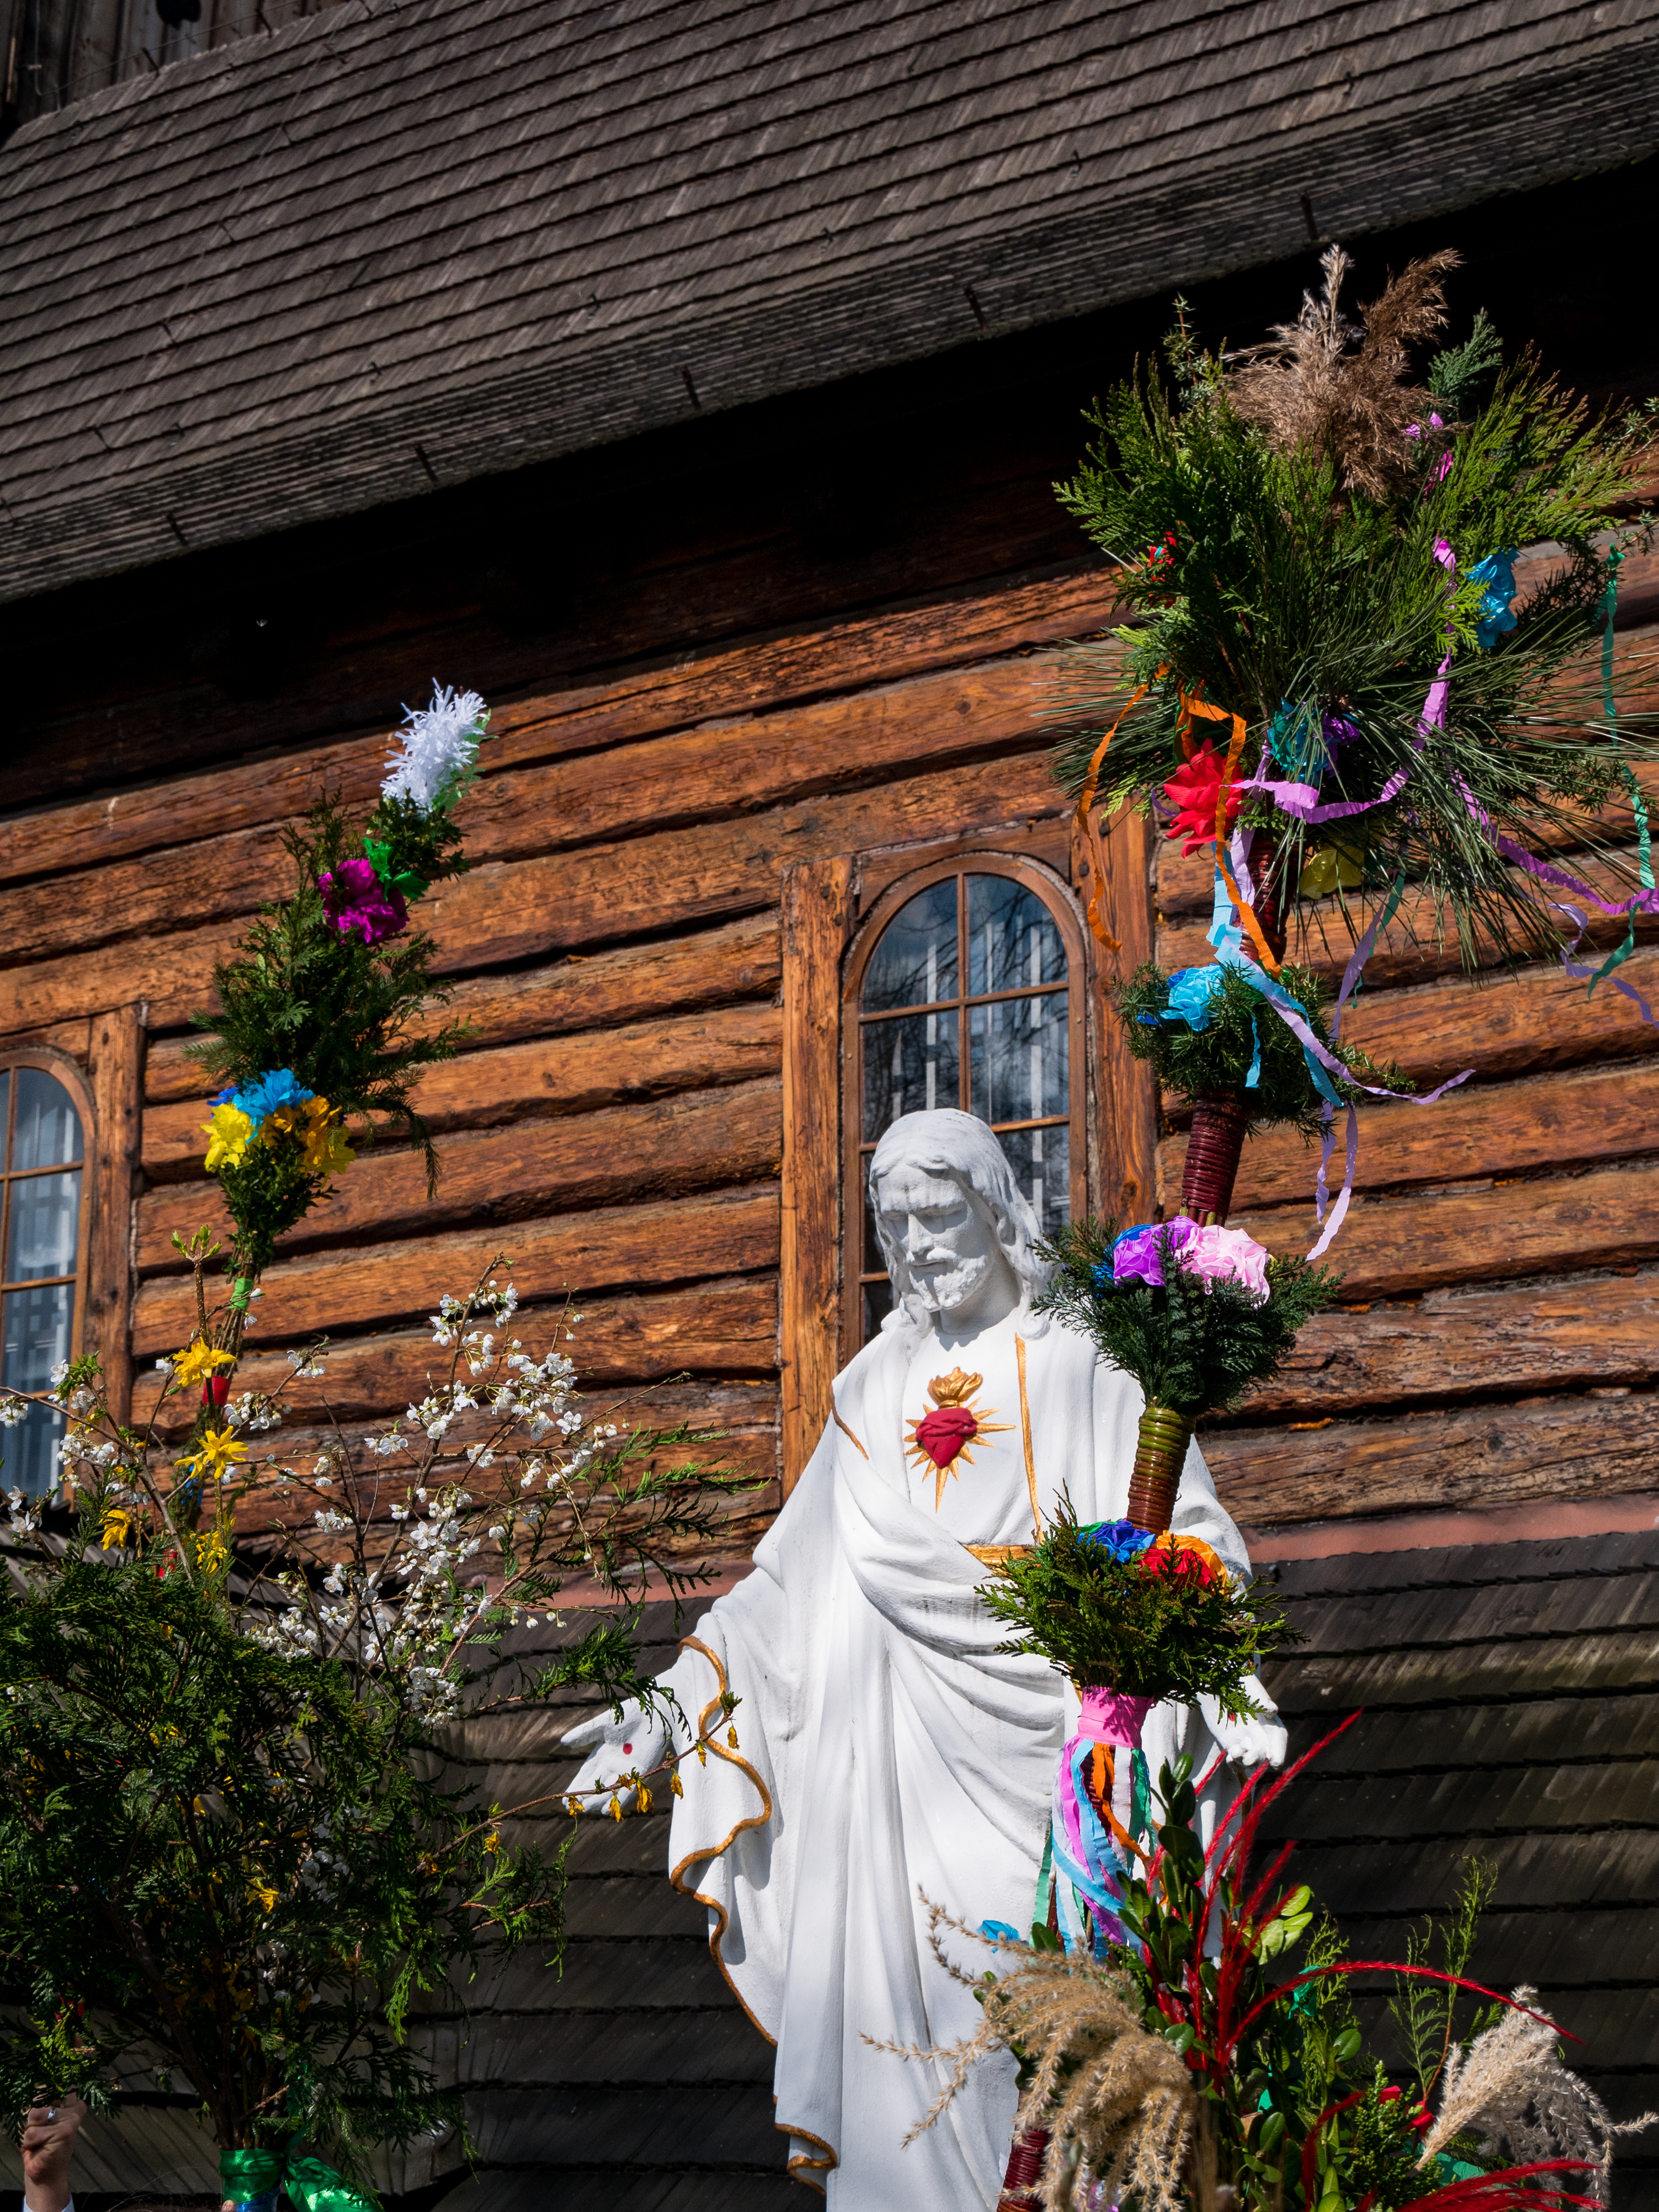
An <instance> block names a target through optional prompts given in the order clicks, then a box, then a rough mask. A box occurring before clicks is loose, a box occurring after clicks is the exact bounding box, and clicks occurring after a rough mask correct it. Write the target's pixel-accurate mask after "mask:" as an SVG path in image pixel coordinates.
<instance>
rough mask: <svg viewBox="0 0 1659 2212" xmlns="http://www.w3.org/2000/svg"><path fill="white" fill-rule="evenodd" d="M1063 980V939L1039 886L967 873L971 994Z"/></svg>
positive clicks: (1017, 988)
mask: <svg viewBox="0 0 1659 2212" xmlns="http://www.w3.org/2000/svg"><path fill="white" fill-rule="evenodd" d="M1064 981H1066V945H1065V940H1064V939H1062V938H1061V936H1060V931H1059V928H1058V927H1057V926H1056V924H1055V921H1054V916H1053V915H1051V914H1050V913H1049V911H1048V908H1047V907H1046V906H1044V904H1043V903H1042V900H1041V899H1040V898H1038V897H1037V896H1036V892H1035V891H1028V890H1024V888H1023V887H1022V886H1021V885H1020V884H1017V883H1015V882H1014V881H1013V880H1012V878H1010V877H1007V876H969V878H968V990H969V996H970V997H975V998H977V997H978V995H979V994H980V993H981V992H982V991H1024V990H1029V989H1030V987H1031V986H1032V985H1033V984H1036V983H1063V982H1064Z"/></svg>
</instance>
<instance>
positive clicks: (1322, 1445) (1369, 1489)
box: [1201, 1392, 1659, 1528]
mask: <svg viewBox="0 0 1659 2212" xmlns="http://www.w3.org/2000/svg"><path fill="white" fill-rule="evenodd" d="M1201 1442H1202V1445H1203V1450H1204V1455H1205V1457H1206V1460H1208V1462H1209V1463H1210V1467H1211V1468H1212V1472H1213V1473H1214V1475H1215V1479H1216V1488H1217V1490H1218V1492H1219V1494H1220V1498H1221V1501H1222V1503H1223V1504H1225V1506H1226V1508H1227V1510H1228V1511H1229V1512H1230V1513H1231V1515H1232V1516H1233V1517H1234V1518H1235V1519H1236V1520H1237V1521H1240V1522H1244V1523H1246V1524H1248V1525H1249V1526H1251V1527H1255V1528H1267V1527H1270V1526H1273V1525H1274V1524H1278V1523H1283V1522H1303V1521H1325V1520H1342V1521H1346V1520H1357V1519H1359V1518H1362V1517H1363V1516H1365V1515H1367V1514H1377V1513H1401V1512H1407V1511H1413V1510H1425V1509H1429V1508H1433V1507H1437V1506H1453V1505H1502V1504H1515V1503H1519V1502H1521V1501H1522V1500H1525V1499H1528V1498H1595V1497H1603V1496H1614V1495H1617V1494H1618V1493H1619V1492H1624V1491H1632V1490H1637V1491H1639V1490H1651V1489H1654V1488H1659V1425H1656V1423H1655V1420H1654V1401H1653V1398H1652V1396H1651V1395H1650V1393H1647V1392H1638V1393H1634V1394H1632V1395H1626V1396H1618V1395H1614V1396H1595V1395H1584V1396H1578V1395H1567V1396H1563V1397H1557V1398H1543V1399H1534V1400H1531V1401H1524V1402H1522V1403H1520V1404H1506V1405H1496V1406H1494V1405H1480V1406H1471V1407H1455V1408H1453V1409H1450V1410H1443V1411H1436V1412H1424V1413H1406V1414H1402V1415H1401V1416H1400V1417H1399V1418H1398V1419H1394V1420H1360V1421H1338V1422H1334V1424H1333V1425H1331V1426H1330V1427H1329V1428H1322V1429H1317V1430H1313V1431H1286V1430H1284V1429H1277V1428H1275V1429H1228V1430H1224V1431H1218V1432H1217V1433H1214V1434H1211V1433H1209V1432H1207V1431H1206V1433H1205V1434H1204V1435H1203V1436H1202V1438H1201Z"/></svg>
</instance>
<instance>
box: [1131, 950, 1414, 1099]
mask: <svg viewBox="0 0 1659 2212" xmlns="http://www.w3.org/2000/svg"><path fill="white" fill-rule="evenodd" d="M1194 974H1196V975H1202V976H1204V977H1206V978H1207V979H1210V980H1209V981H1208V986H1207V987H1208V990H1209V994H1210V996H1209V1001H1208V1004H1207V1006H1206V1007H1205V1009H1204V1019H1203V1022H1202V1024H1201V1026H1196V1027H1195V1026H1194V1024H1193V1022H1192V1020H1191V1019H1190V1018H1187V1017H1185V1016H1183V1015H1182V1013H1181V1012H1179V1011H1178V1010H1176V1008H1172V1006H1171V1005H1170V986H1171V984H1178V983H1179V982H1180V981H1182V976H1183V975H1185V976H1191V975H1194ZM1278 981H1279V982H1280V983H1281V984H1282V985H1283V987H1284V988H1285V991H1287V992H1288V993H1289V994H1290V996H1291V998H1292V999H1294V1000H1296V1001H1297V1005H1298V1006H1300V1007H1301V1009H1302V1011H1303V1012H1304V1015H1305V1016H1306V1018H1307V1023H1308V1026H1309V1028H1310V1030H1312V1031H1313V1033H1314V1035H1315V1036H1316V1037H1317V1038H1318V1039H1319V1042H1321V1044H1322V1045H1323V1046H1324V1047H1325V1048H1326V1049H1327V1051H1333V1050H1334V1054H1335V1056H1336V1058H1337V1059H1339V1060H1340V1061H1341V1062H1342V1064H1343V1066H1346V1067H1347V1068H1349V1069H1350V1070H1352V1073H1353V1076H1354V1077H1355V1079H1356V1082H1357V1083H1368V1084H1372V1085H1378V1086H1380V1087H1382V1088H1383V1089H1387V1090H1390V1091H1409V1090H1411V1089H1412V1088H1413V1085H1412V1084H1411V1081H1410V1079H1409V1078H1408V1077H1407V1075H1406V1074H1405V1073H1404V1072H1403V1071H1402V1070H1401V1069H1400V1068H1398V1067H1395V1066H1392V1065H1385V1064H1383V1063H1382V1062H1379V1061H1377V1060H1372V1059H1371V1058H1370V1055H1369V1054H1366V1053H1364V1052H1362V1051H1361V1050H1360V1049H1359V1048H1358V1046H1357V1045H1342V1046H1339V1047H1335V1048H1333V1046H1332V1044H1331V1034H1330V1024H1329V1021H1328V1018H1327V1015H1326V1012H1325V1009H1326V1007H1327V1006H1328V1003H1329V1000H1330V993H1329V990H1328V987H1327V986H1326V985H1325V983H1324V981H1322V978H1321V977H1320V976H1318V975H1316V974H1315V972H1314V970H1313V969H1310V968H1301V967H1296V966H1293V965H1286V966H1285V968H1283V969H1281V970H1280V972H1279V977H1278ZM1113 1002H1114V1005H1115V1008H1116V1011H1117V1014H1118V1017H1119V1018H1120V1020H1121V1022H1122V1024H1123V1030H1124V1036H1125V1039H1126V1041H1127V1044H1128V1047H1129V1050H1130V1051H1131V1052H1132V1053H1133V1055H1134V1057H1135V1058H1136V1059H1137V1060H1149V1061H1150V1062H1151V1063H1152V1066H1153V1068H1154V1069H1155V1070H1156V1072H1157V1075H1158V1083H1159V1085H1160V1086H1161V1087H1162V1088H1164V1090H1168V1091H1178V1092H1180V1093H1181V1094H1182V1096H1183V1097H1187V1098H1214V1097H1226V1096H1230V1095H1237V1096H1238V1097H1242V1098H1243V1099H1244V1100H1245V1101H1246V1102H1247V1103H1248V1105H1249V1117H1250V1127H1252V1128H1253V1129H1255V1128H1270V1127H1274V1126H1276V1125H1277V1126H1284V1125H1286V1124H1288V1125H1289V1126H1290V1127H1291V1128H1294V1129H1297V1130H1299V1131H1300V1132H1301V1133H1302V1134H1303V1135H1304V1136H1306V1137H1312V1136H1316V1135H1317V1134H1318V1132H1319V1127H1320V1121H1319V1108H1320V1096H1319V1093H1318V1091H1316V1089H1315V1087H1314V1084H1313V1080H1312V1078H1311V1077H1310V1074H1309V1073H1308V1062H1307V1058H1306V1055H1305V1054H1304V1051H1303V1049H1302V1047H1301V1045H1300V1044H1299V1043H1298V1042H1297V1038H1296V1036H1294V1035H1293V1033H1292V1032H1291V1030H1289V1029H1288V1028H1287V1027H1286V1026H1285V1024H1284V1023H1283V1022H1282V1021H1281V1020H1280V1019H1279V1016H1278V1015H1277V1014H1276V1013H1275V1012H1273V1009H1272V1008H1271V1007H1270V1006H1265V1005H1264V1004H1263V1002H1262V1000H1261V997H1260V995H1259V994H1257V993H1256V992H1255V991H1254V990H1253V989H1252V988H1251V987H1250V985H1249V983H1248V982H1247V981H1246V980H1245V979H1244V977H1243V975H1241V974H1240V973H1239V971H1238V970H1237V969H1236V968H1233V967H1231V965H1229V964H1228V963H1225V962H1218V963H1215V964H1214V965H1213V966H1212V967H1209V968H1204V969H1197V970H1194V969H1185V970H1182V971H1180V972H1179V973H1178V974H1177V975H1166V974H1165V973H1164V970H1163V969H1161V968H1159V967H1158V965H1157V963H1155V962H1153V961H1151V960H1147V961H1143V962H1142V963H1141V964H1140V966H1139V967H1138V968H1137V969H1135V970H1134V971H1133V974H1132V975H1129V976H1128V977H1127V980H1126V981H1123V982H1122V983H1121V984H1119V986H1118V987H1117V989H1116V991H1115V994H1114V1001H1113ZM1253 1067H1254V1068H1255V1071H1256V1081H1255V1085H1254V1086H1252V1087H1250V1088H1249V1089H1247V1088H1246V1085H1247V1083H1248V1081H1249V1075H1250V1073H1251V1070H1252V1068H1253ZM1333 1088H1334V1090H1335V1091H1336V1092H1337V1095H1338V1097H1340V1098H1341V1099H1342V1101H1343V1103H1345V1104H1346V1103H1348V1101H1349V1100H1350V1099H1352V1098H1354V1097H1359V1096H1361V1095H1363V1094H1362V1093H1360V1092H1359V1091H1358V1090H1357V1088H1356V1085H1355V1084H1353V1083H1345V1082H1344V1081H1343V1079H1341V1077H1340V1076H1338V1077H1334V1079H1333Z"/></svg>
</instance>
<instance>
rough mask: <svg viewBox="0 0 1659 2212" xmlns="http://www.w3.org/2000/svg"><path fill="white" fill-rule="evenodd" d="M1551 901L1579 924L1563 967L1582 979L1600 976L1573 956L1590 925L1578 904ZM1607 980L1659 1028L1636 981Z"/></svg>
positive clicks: (1564, 955) (1622, 979)
mask: <svg viewBox="0 0 1659 2212" xmlns="http://www.w3.org/2000/svg"><path fill="white" fill-rule="evenodd" d="M1550 903H1551V905H1552V906H1554V907H1555V910H1556V912H1557V913H1558V914H1565V915H1571V918H1572V920H1573V921H1576V922H1577V925H1578V935H1577V937H1575V938H1574V939H1573V940H1572V943H1571V945H1568V947H1567V949H1566V951H1565V952H1564V953H1563V954H1562V955H1561V965H1562V967H1563V969H1565V972H1566V973H1567V974H1568V975H1573V976H1576V977H1577V978H1578V979H1579V981H1583V978H1584V977H1585V976H1586V975H1597V976H1599V975H1601V970H1600V969H1596V968H1587V967H1582V966H1580V965H1579V963H1577V961H1575V960H1574V958H1573V957H1572V956H1573V954H1574V953H1575V952H1577V950H1578V945H1579V939H1581V938H1582V937H1583V934H1584V932H1585V931H1586V930H1587V929H1588V928H1589V921H1587V920H1586V919H1585V917H1584V916H1583V915H1582V914H1580V913H1579V911H1578V909H1577V907H1576V906H1561V905H1559V904H1558V903H1557V902H1556V901H1555V900H1553V899H1552V900H1551V902H1550ZM1605 980H1606V981H1607V982H1609V983H1611V984H1612V986H1613V989H1614V990H1615V991H1622V992H1623V993H1624V994H1625V996H1626V998H1627V999H1629V1000H1632V1001H1633V1003H1634V1004H1635V1005H1636V1006H1637V1007H1638V1009H1639V1010H1640V1012H1641V1016H1642V1019H1643V1020H1644V1022H1646V1023H1647V1024H1648V1026H1649V1027H1650V1029H1659V1019H1656V1018H1655V1015H1654V1011H1653V1008H1652V1007H1651V1006H1649V1004H1648V1002H1647V1000H1645V999H1644V997H1643V996H1642V994H1641V993H1640V992H1639V991H1638V989H1637V987H1636V986H1635V984H1634V983H1627V982H1626V981H1625V980H1624V978H1623V977H1622V976H1621V975H1608V976H1607V977H1606V979H1605Z"/></svg>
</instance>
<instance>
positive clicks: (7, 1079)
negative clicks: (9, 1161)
mask: <svg viewBox="0 0 1659 2212" xmlns="http://www.w3.org/2000/svg"><path fill="white" fill-rule="evenodd" d="M10 1091H11V1070H10V1068H9V1067H0V1167H4V1165H5V1164H6V1163H5V1158H4V1152H5V1143H6V1107H7V1103H8V1102H9V1095H10Z"/></svg>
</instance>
